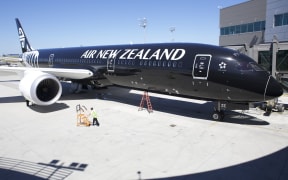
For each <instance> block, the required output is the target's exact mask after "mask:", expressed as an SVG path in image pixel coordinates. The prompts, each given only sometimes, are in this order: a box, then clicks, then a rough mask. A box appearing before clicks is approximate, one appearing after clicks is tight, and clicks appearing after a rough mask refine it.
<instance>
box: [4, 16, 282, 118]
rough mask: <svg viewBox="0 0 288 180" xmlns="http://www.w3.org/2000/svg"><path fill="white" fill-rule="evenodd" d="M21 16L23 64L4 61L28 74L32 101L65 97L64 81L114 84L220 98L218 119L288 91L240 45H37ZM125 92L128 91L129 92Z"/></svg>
mask: <svg viewBox="0 0 288 180" xmlns="http://www.w3.org/2000/svg"><path fill="white" fill-rule="evenodd" d="M15 20H16V25H17V31H18V35H19V40H20V45H21V48H22V53H23V54H22V61H21V62H22V64H23V67H0V68H1V69H0V70H6V71H7V70H8V71H14V72H18V74H19V75H21V76H22V79H21V80H20V83H19V90H20V92H21V93H22V95H23V96H24V98H25V99H26V102H27V105H28V104H29V102H32V103H34V104H37V105H42V106H47V105H51V104H53V103H55V102H56V101H58V100H59V98H60V96H61V94H62V87H61V83H60V81H71V82H73V83H74V84H76V85H77V86H76V87H77V89H76V90H79V89H81V88H82V87H85V86H88V85H90V86H93V87H95V88H97V87H107V86H110V85H115V86H121V87H125V88H131V89H138V90H144V91H150V92H156V93H163V94H169V95H172V96H180V97H188V98H194V99H202V100H209V101H214V102H216V103H215V107H214V112H213V114H212V118H213V119H214V120H223V118H224V111H225V110H233V109H247V108H249V103H254V102H265V101H268V100H273V99H275V98H278V97H279V96H281V95H282V94H283V89H282V87H281V85H280V84H279V83H278V82H277V81H276V80H275V79H274V78H273V77H272V76H271V75H270V74H269V73H268V72H267V71H265V70H264V69H263V68H261V67H260V66H259V65H258V64H257V63H256V62H255V61H254V60H253V59H251V58H250V57H248V56H246V55H244V54H241V53H239V52H237V51H234V50H231V49H228V48H224V47H219V46H215V45H207V44H198V43H174V42H173V43H154V44H133V45H132V44H129V45H106V46H88V47H69V48H53V49H38V50H37V49H33V48H32V46H31V45H30V43H29V41H28V38H27V36H26V34H25V33H24V30H23V28H22V25H21V24H20V21H19V19H17V18H16V19H15ZM123 98H125V97H123Z"/></svg>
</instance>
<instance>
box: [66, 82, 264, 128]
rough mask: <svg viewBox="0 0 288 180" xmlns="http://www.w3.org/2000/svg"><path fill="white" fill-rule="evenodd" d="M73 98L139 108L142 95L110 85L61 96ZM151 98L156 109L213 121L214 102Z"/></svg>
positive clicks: (240, 119) (231, 118)
mask: <svg viewBox="0 0 288 180" xmlns="http://www.w3.org/2000/svg"><path fill="white" fill-rule="evenodd" d="M73 99H104V100H107V101H114V102H120V103H124V104H129V105H133V106H135V110H138V108H139V105H140V101H141V99H142V95H139V94H133V93H130V89H125V88H120V87H109V88H107V89H101V90H93V91H87V92H85V93H80V94H71V93H67V92H66V93H65V94H63V96H62V97H61V100H73ZM150 100H151V103H152V107H153V110H155V111H160V112H165V113H170V114H176V115H180V116H185V117H193V118H198V119H202V120H209V121H213V119H212V112H213V109H214V102H209V101H208V102H207V101H203V102H204V103H202V104H201V103H200V104H199V103H194V102H187V101H181V100H174V99H165V98H159V97H152V96H150ZM146 107H147V106H146V104H145V108H146ZM144 110H146V109H144ZM147 113H148V112H147ZM226 114H227V115H226V116H225V118H224V121H223V122H224V123H233V124H246V125H269V123H268V122H266V121H263V120H261V119H258V118H256V117H253V116H250V115H247V114H241V113H237V112H234V111H228V112H227V113H226Z"/></svg>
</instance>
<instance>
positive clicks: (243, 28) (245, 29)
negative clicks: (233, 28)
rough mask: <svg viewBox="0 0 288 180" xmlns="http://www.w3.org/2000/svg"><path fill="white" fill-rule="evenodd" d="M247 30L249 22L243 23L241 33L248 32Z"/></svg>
mask: <svg viewBox="0 0 288 180" xmlns="http://www.w3.org/2000/svg"><path fill="white" fill-rule="evenodd" d="M246 32H247V24H242V25H241V33H246Z"/></svg>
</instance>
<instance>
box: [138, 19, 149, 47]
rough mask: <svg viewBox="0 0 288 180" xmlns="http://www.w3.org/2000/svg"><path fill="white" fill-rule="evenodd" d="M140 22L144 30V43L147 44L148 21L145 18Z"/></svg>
mask: <svg viewBox="0 0 288 180" xmlns="http://www.w3.org/2000/svg"><path fill="white" fill-rule="evenodd" d="M139 21H140V24H139V25H140V27H142V28H143V29H144V43H146V27H147V19H146V18H145V17H144V18H142V19H139Z"/></svg>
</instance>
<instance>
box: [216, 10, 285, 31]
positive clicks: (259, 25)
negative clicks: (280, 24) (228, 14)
mask: <svg viewBox="0 0 288 180" xmlns="http://www.w3.org/2000/svg"><path fill="white" fill-rule="evenodd" d="M286 19H287V20H286V21H288V15H287V18H286ZM265 23H266V22H265V21H257V22H254V23H247V24H239V25H235V26H228V27H222V28H221V29H220V35H221V36H222V35H230V34H241V33H247V32H256V31H263V30H265Z"/></svg>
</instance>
